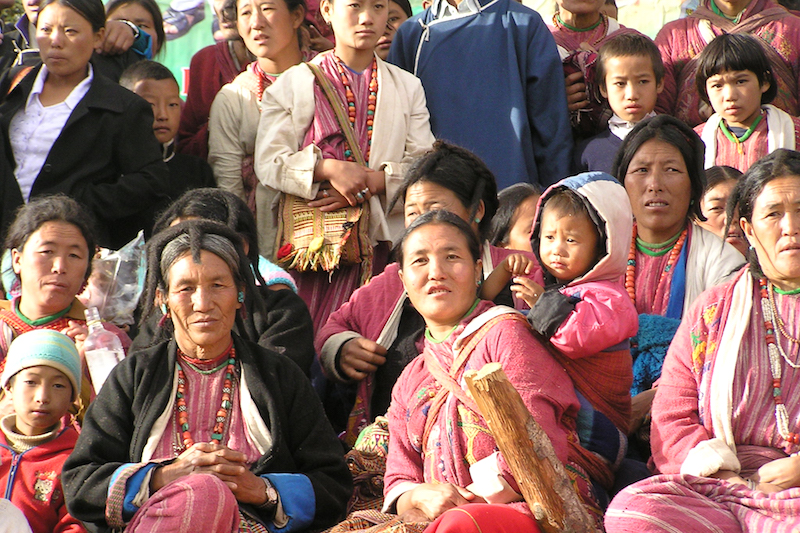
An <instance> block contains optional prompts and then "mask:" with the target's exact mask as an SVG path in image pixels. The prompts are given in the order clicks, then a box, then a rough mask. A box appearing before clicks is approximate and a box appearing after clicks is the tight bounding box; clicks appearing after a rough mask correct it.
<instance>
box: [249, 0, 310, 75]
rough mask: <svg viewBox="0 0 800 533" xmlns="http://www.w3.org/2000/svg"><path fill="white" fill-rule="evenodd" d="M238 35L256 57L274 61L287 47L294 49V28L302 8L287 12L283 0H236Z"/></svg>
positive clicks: (300, 16) (295, 43) (298, 25)
mask: <svg viewBox="0 0 800 533" xmlns="http://www.w3.org/2000/svg"><path fill="white" fill-rule="evenodd" d="M237 8H238V17H237V19H236V23H237V26H238V28H239V35H241V36H242V39H243V40H244V44H245V46H246V47H247V49H248V50H250V52H251V53H252V54H253V55H254V56H256V57H257V58H266V59H270V60H273V61H277V60H278V59H279V58H280V55H281V53H282V52H285V51H286V50H287V49H288V48H289V47H293V48H292V49H293V50H294V49H297V48H298V46H299V45H298V44H297V29H298V28H299V27H300V24H302V23H303V10H302V9H296V10H294V11H289V8H288V7H287V6H286V2H284V0H239V3H238V4H237Z"/></svg>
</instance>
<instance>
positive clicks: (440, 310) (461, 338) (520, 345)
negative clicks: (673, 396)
mask: <svg viewBox="0 0 800 533" xmlns="http://www.w3.org/2000/svg"><path fill="white" fill-rule="evenodd" d="M395 250H396V256H397V258H398V261H399V263H400V265H401V267H400V271H399V276H400V279H401V280H402V282H403V286H404V287H405V289H406V291H407V293H408V296H409V298H410V300H411V302H412V304H413V305H414V307H415V308H416V309H417V310H418V311H419V313H420V314H421V315H422V317H423V319H424V320H425V342H424V348H423V351H422V355H420V356H419V357H417V358H416V359H414V361H412V362H411V363H410V364H409V365H408V366H407V367H406V369H405V370H404V371H403V374H402V375H401V376H400V378H399V379H398V381H397V384H396V385H395V387H394V390H393V392H392V404H391V407H390V408H389V414H388V418H389V435H390V439H389V454H388V456H387V462H386V475H385V478H384V480H385V486H384V494H385V501H384V511H388V512H396V513H397V514H398V515H403V514H404V513H407V512H409V511H414V513H413V514H414V515H415V516H417V517H419V518H421V519H424V520H427V521H433V520H437V522H436V523H435V524H434V525H433V526H431V527H430V529H428V531H470V530H472V528H473V524H477V526H478V529H479V530H482V531H484V532H490V531H504V530H505V531H538V528H537V525H536V522H534V520H533V519H532V517H531V512H530V510H529V509H528V506H527V504H526V503H525V502H524V501H522V496H521V495H520V494H519V487H518V486H517V483H516V481H515V480H514V478H513V477H512V475H511V473H510V470H509V468H508V466H507V464H506V463H505V460H504V459H503V456H502V454H500V453H499V452H497V451H496V450H497V445H496V443H495V441H494V438H493V437H492V436H491V432H490V431H489V430H488V428H487V426H486V421H485V420H484V419H483V417H482V416H481V414H480V411H479V410H478V408H477V406H476V405H475V404H474V402H473V400H471V399H470V398H469V396H468V395H467V393H466V390H465V388H466V386H465V384H464V380H463V375H464V372H466V371H467V370H479V369H481V368H482V367H483V366H484V365H485V364H487V363H490V362H498V363H501V365H502V366H503V369H504V371H505V373H506V375H507V376H508V378H509V381H510V382H511V383H512V384H513V385H514V387H515V388H516V389H517V391H519V393H520V395H521V396H522V399H523V401H524V402H525V405H526V407H527V408H528V410H529V411H530V412H531V414H532V415H533V417H534V418H535V419H536V421H537V422H538V423H539V425H540V426H541V427H542V429H543V430H544V432H545V433H546V434H547V435H548V437H549V438H550V441H551V442H552V444H553V448H554V449H555V452H556V455H557V456H558V458H559V459H560V460H561V461H562V462H564V463H567V462H568V460H569V458H570V455H571V450H570V448H571V445H570V440H572V441H574V440H575V439H576V437H575V435H574V432H573V428H574V427H575V416H576V413H577V410H578V407H579V404H578V400H577V398H576V396H575V393H574V392H573V388H572V383H571V381H570V379H569V377H568V376H567V374H566V372H565V371H564V369H563V368H562V367H561V366H560V365H559V364H558V363H557V362H556V361H555V359H553V358H552V357H551V356H550V354H549V353H548V352H547V350H546V349H545V348H544V347H543V346H542V345H541V344H540V343H539V341H537V340H536V338H535V337H534V336H533V334H532V332H531V330H530V328H529V327H528V324H527V322H526V320H525V318H524V317H523V316H522V315H521V314H520V313H518V312H517V311H515V310H514V309H511V308H509V307H505V306H497V307H496V306H495V305H494V304H493V303H491V302H487V301H482V300H480V299H478V297H477V288H478V287H479V285H480V283H481V279H482V265H481V260H480V244H479V241H478V239H477V238H476V236H475V233H474V231H473V230H472V228H470V226H469V225H468V224H467V223H466V222H464V221H463V220H462V219H461V218H459V217H458V216H456V215H454V214H452V213H449V212H447V211H432V212H429V213H426V214H424V215H422V216H420V217H419V218H417V219H416V220H415V221H414V222H412V223H411V225H410V226H409V227H408V228H407V229H406V232H405V234H404V235H403V237H402V239H401V240H400V241H399V242H398V244H397V245H396V248H395ZM577 487H578V489H576V490H578V491H579V492H580V493H581V494H582V496H584V498H588V499H586V500H585V501H587V502H591V496H590V494H591V491H590V490H588V486H587V485H586V484H585V482H584V480H583V478H580V477H579V478H578V483H577ZM478 502H480V503H478ZM481 504H483V505H481ZM486 504H489V505H486ZM499 504H504V505H499ZM453 508H457V509H461V510H463V511H465V512H464V513H447V512H446V511H448V510H450V509H453ZM459 522H466V523H467V524H468V525H469V526H470V528H469V529H461V528H460V524H459ZM503 528H505V529H503Z"/></svg>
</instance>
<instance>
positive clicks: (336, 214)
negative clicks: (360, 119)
mask: <svg viewBox="0 0 800 533" xmlns="http://www.w3.org/2000/svg"><path fill="white" fill-rule="evenodd" d="M307 65H308V67H309V68H310V69H311V71H312V72H313V73H314V76H315V77H316V79H317V83H319V85H320V87H322V90H323V92H324V93H325V96H327V97H328V101H329V102H330V104H331V107H332V108H333V111H334V113H335V114H336V119H337V121H338V122H339V126H340V127H341V128H342V133H343V134H344V136H345V139H346V140H347V144H348V145H349V146H350V150H351V151H352V152H353V157H354V158H355V160H356V162H357V163H358V164H359V165H362V166H367V164H366V161H365V160H364V156H363V154H362V153H361V149H360V148H359V145H358V142H357V141H356V136H355V132H354V131H353V127H352V126H351V125H350V121H349V119H348V116H347V111H346V109H345V108H344V106H343V105H342V102H341V100H340V99H339V98H338V97H337V96H336V93H335V92H334V89H333V86H332V85H331V82H330V80H328V78H327V77H326V76H325V74H324V73H323V72H322V70H321V69H320V68H319V66H317V65H315V64H313V63H307ZM279 213H280V218H279V220H278V243H277V250H278V252H277V262H278V264H279V265H280V266H281V267H283V268H286V269H295V270H297V271H298V272H306V271H309V270H313V271H319V270H324V271H325V272H332V271H333V270H334V269H336V268H337V267H338V266H339V265H356V264H359V263H361V264H362V265H361V271H362V281H367V280H368V279H369V277H370V275H371V274H372V245H371V243H370V239H369V224H368V223H367V217H368V216H369V204H368V203H366V202H364V203H362V204H360V205H357V206H355V207H352V206H348V207H345V208H343V209H338V210H336V211H330V212H323V211H321V210H320V209H319V208H314V207H309V206H308V200H307V199H305V198H301V197H299V196H295V195H292V194H282V195H281V200H280V209H279Z"/></svg>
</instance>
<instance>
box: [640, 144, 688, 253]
mask: <svg viewBox="0 0 800 533" xmlns="http://www.w3.org/2000/svg"><path fill="white" fill-rule="evenodd" d="M691 186H692V184H691V180H690V179H689V172H688V171H687V168H686V162H685V161H684V160H683V156H682V155H681V153H680V151H679V150H678V149H677V148H676V147H675V146H673V145H671V144H669V143H666V142H664V141H660V140H658V139H651V140H649V141H647V142H646V143H644V144H642V146H641V147H640V148H639V150H638V151H637V152H636V155H634V156H633V158H632V159H631V163H630V165H628V171H627V172H626V173H625V190H626V191H628V198H630V201H631V208H632V210H633V216H634V217H635V218H636V224H637V226H638V229H639V234H640V235H641V237H642V239H644V240H645V241H648V242H652V243H658V242H664V241H667V240H669V239H670V238H671V237H673V236H674V235H676V234H677V233H678V232H680V231H681V229H682V228H683V226H684V224H685V223H686V217H687V215H688V213H689V202H690V201H691Z"/></svg>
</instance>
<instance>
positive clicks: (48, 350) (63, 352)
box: [0, 329, 82, 400]
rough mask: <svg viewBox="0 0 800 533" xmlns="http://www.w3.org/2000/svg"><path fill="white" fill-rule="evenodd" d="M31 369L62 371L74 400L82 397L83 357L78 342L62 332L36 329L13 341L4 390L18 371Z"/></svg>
mask: <svg viewBox="0 0 800 533" xmlns="http://www.w3.org/2000/svg"><path fill="white" fill-rule="evenodd" d="M32 366H49V367H52V368H55V369H56V370H58V371H60V372H62V373H63V374H64V375H65V376H67V379H69V381H70V383H72V399H73V400H75V399H76V398H77V397H78V394H80V391H81V387H80V384H81V375H82V373H81V358H80V355H78V349H77V348H75V343H74V342H73V341H72V339H70V338H69V337H67V336H66V335H64V334H63V333H59V332H58V331H53V330H51V329H35V330H33V331H29V332H27V333H23V334H22V335H20V336H19V337H17V338H16V339H14V340H13V341H12V342H11V346H10V347H9V348H8V354H7V355H6V367H5V369H4V370H3V375H2V376H0V387H2V388H5V387H6V385H7V384H8V382H9V380H10V379H11V378H12V377H14V376H15V375H16V374H17V373H18V372H20V371H22V370H25V369H26V368H30V367H32Z"/></svg>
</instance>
